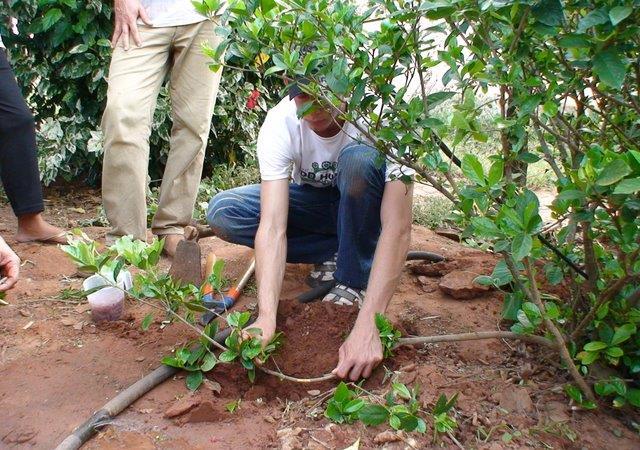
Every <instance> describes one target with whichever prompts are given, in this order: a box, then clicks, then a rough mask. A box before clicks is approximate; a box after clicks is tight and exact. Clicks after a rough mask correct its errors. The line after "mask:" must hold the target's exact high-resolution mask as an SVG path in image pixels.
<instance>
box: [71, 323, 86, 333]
mask: <svg viewBox="0 0 640 450" xmlns="http://www.w3.org/2000/svg"><path fill="white" fill-rule="evenodd" d="M83 326H84V322H82V321H80V322H78V323H76V324H74V325H73V328H74V329H75V330H78V331H80V330H82V327H83Z"/></svg>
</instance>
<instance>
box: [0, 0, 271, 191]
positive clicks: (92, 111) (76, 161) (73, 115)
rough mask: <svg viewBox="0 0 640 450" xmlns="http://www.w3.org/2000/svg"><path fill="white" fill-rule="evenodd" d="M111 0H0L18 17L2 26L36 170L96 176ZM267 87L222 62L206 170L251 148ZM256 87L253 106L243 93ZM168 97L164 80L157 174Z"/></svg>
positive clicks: (154, 145)
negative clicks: (30, 129) (32, 127)
mask: <svg viewBox="0 0 640 450" xmlns="http://www.w3.org/2000/svg"><path fill="white" fill-rule="evenodd" d="M110 3H111V2H103V1H98V0H87V1H78V0H10V1H9V8H6V6H5V4H4V3H3V2H0V7H2V8H4V11H2V12H1V13H0V17H2V20H3V21H4V19H6V18H7V17H9V15H12V16H14V17H16V18H17V19H18V21H19V23H18V28H19V31H20V34H19V35H13V34H11V33H9V30H8V29H7V27H6V26H4V25H2V26H0V33H2V39H3V41H4V42H5V45H6V47H7V51H8V55H9V59H10V62H11V65H12V67H13V70H14V72H15V74H16V77H17V78H18V82H19V84H20V85H21V87H22V90H23V94H24V96H25V98H26V99H27V102H28V104H29V107H30V108H31V110H32V111H33V113H34V115H35V117H36V120H37V123H38V124H39V129H38V149H39V164H40V171H41V177H42V179H43V182H44V183H45V184H50V183H52V182H53V181H55V180H66V181H70V180H74V181H78V180H80V181H86V182H88V183H91V184H95V183H96V182H97V181H98V179H99V177H100V172H101V161H102V135H101V133H100V131H99V124H100V119H101V116H102V111H103V108H104V104H105V100H106V90H107V83H106V77H107V76H108V68H109V61H110V55H111V48H110V41H109V40H110V37H111V33H112V29H113V23H112V22H113V20H112V8H111V5H110ZM269 83H270V84H269V86H268V87H269V88H268V89H267V88H265V87H263V86H262V84H261V83H260V78H259V77H258V76H256V74H253V73H243V72H239V71H230V70H227V71H225V72H224V73H223V80H222V83H221V86H220V92H219V94H218V99H217V104H216V109H215V115H214V118H213V121H212V129H211V135H210V139H209V146H208V148H207V157H206V160H205V169H204V176H205V177H207V176H209V175H210V174H211V173H212V171H213V169H214V166H215V165H216V164H218V163H220V162H225V163H240V164H242V163H243V162H244V161H245V158H246V155H247V154H249V155H250V157H251V155H252V154H253V143H254V142H255V138H256V137H257V132H258V130H259V126H260V124H261V123H262V120H263V118H264V110H266V107H267V106H266V105H267V102H268V101H269V99H270V93H275V94H276V95H277V93H278V91H279V81H278V80H269ZM254 89H257V90H258V91H260V93H261V96H260V98H259V100H258V102H259V104H258V106H259V107H258V108H255V109H252V110H250V109H248V108H247V107H246V100H247V98H248V96H249V94H250V93H251V92H252V91H253V90H254ZM170 107H171V102H170V99H169V96H168V95H167V89H166V87H165V88H163V90H162V92H161V94H160V97H159V99H158V106H157V109H156V112H155V117H154V123H153V126H152V133H151V136H150V147H151V158H150V167H149V174H150V176H151V179H152V180H155V179H159V178H161V175H162V170H163V168H164V164H165V162H166V157H167V153H168V150H169V135H170V132H171V117H170Z"/></svg>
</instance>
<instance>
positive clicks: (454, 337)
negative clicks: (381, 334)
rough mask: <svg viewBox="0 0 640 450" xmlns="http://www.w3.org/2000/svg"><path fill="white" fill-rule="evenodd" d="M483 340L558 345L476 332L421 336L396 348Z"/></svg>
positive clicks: (519, 336)
mask: <svg viewBox="0 0 640 450" xmlns="http://www.w3.org/2000/svg"><path fill="white" fill-rule="evenodd" d="M482 339H518V340H521V341H524V342H529V343H532V344H538V345H544V346H546V347H552V348H555V347H556V344H555V343H554V342H553V341H550V340H549V339H547V338H545V337H542V336H535V335H528V334H518V333H513V332H511V331H474V332H471V333H460V334H442V335H439V336H419V337H406V338H400V339H399V340H398V344H397V345H396V347H400V346H403V345H420V344H435V343H438V342H459V341H477V340H482Z"/></svg>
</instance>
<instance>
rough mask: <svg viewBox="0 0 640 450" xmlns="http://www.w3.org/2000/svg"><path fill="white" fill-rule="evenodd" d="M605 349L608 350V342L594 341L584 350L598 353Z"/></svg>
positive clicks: (586, 345)
mask: <svg viewBox="0 0 640 450" xmlns="http://www.w3.org/2000/svg"><path fill="white" fill-rule="evenodd" d="M603 348H607V344H606V342H602V341H593V342H589V343H588V344H585V346H584V349H585V351H587V352H597V351H598V350H602V349H603Z"/></svg>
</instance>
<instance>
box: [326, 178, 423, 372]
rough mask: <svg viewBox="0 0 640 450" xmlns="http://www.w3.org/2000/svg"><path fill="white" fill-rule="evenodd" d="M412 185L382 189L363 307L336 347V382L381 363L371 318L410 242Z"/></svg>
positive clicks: (381, 306)
mask: <svg viewBox="0 0 640 450" xmlns="http://www.w3.org/2000/svg"><path fill="white" fill-rule="evenodd" d="M412 199H413V185H405V184H404V183H403V182H402V181H390V182H388V183H387V184H386V185H385V189H384V194H383V197H382V208H381V211H380V218H381V221H382V232H381V234H380V238H379V239H378V245H377V247H376V253H375V256H374V259H373V266H372V268H371V273H370V275H369V283H368V286H367V293H366V296H365V300H364V304H363V306H362V309H361V310H360V313H359V314H358V318H357V319H356V323H355V325H354V326H353V330H351V333H350V334H349V337H348V338H347V339H346V340H345V342H344V343H343V344H342V346H341V347H340V351H339V361H338V366H337V367H336V368H335V369H334V371H333V373H335V374H336V375H337V376H338V377H340V378H347V377H348V378H350V379H351V380H354V381H355V380H357V379H359V378H360V377H365V378H366V377H368V376H369V375H371V371H372V370H373V369H374V368H375V367H376V366H377V365H378V363H379V362H380V361H382V344H381V342H380V337H379V335H378V330H377V328H376V325H375V314H376V313H384V311H385V310H386V309H387V305H388V304H389V301H390V300H391V297H392V296H393V294H394V292H395V290H396V287H397V286H398V281H399V280H400V275H401V273H402V268H403V267H404V262H405V259H406V257H407V251H408V250H409V244H410V241H411V205H412Z"/></svg>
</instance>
